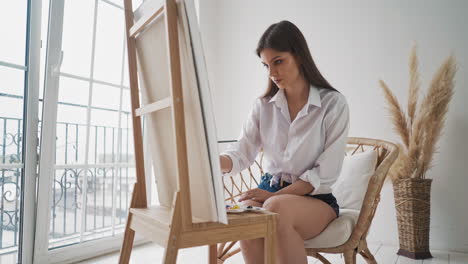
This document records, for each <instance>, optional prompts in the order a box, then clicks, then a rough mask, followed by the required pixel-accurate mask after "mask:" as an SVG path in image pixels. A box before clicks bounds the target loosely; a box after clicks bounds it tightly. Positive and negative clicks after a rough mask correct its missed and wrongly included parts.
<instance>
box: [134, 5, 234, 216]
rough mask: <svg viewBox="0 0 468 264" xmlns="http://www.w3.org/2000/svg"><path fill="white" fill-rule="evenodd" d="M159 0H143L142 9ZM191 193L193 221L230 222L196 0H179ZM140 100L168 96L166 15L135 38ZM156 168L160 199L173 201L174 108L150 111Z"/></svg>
mask: <svg viewBox="0 0 468 264" xmlns="http://www.w3.org/2000/svg"><path fill="white" fill-rule="evenodd" d="M159 3H161V1H157V0H155V1H151V0H148V1H145V2H144V4H143V5H142V6H141V7H140V8H139V9H138V15H139V16H140V17H142V16H144V14H145V13H146V12H152V11H154V8H157V6H158V5H159ZM178 31H179V51H180V58H181V71H182V91H183V100H184V114H185V128H186V131H185V133H186V142H187V155H188V166H189V181H190V192H191V193H190V197H191V206H192V215H193V219H192V220H193V222H207V221H213V222H221V223H227V215H226V210H225V203H224V196H223V185H222V182H221V177H222V174H221V171H220V165H219V151H218V147H217V137H216V127H215V121H214V113H213V112H212V109H213V108H212V102H211V95H210V90H209V85H208V83H209V82H208V77H207V71H206V65H205V59H204V55H203V48H202V46H201V38H200V33H199V29H198V22H197V18H196V14H195V6H194V4H193V1H190V0H187V1H178ZM136 45H137V57H138V69H139V71H138V73H139V81H140V88H141V102H142V106H143V105H145V104H148V103H152V102H155V101H158V100H162V99H165V98H167V97H169V96H170V86H169V85H170V82H169V80H170V79H169V59H168V58H169V57H168V52H169V50H168V47H167V40H166V26H165V19H164V17H161V18H159V19H157V20H155V21H154V22H152V23H151V24H150V25H148V26H147V27H146V29H145V30H144V31H143V32H141V33H140V34H139V35H138V36H137V38H136ZM145 120H146V121H147V130H146V133H148V139H149V140H148V141H149V144H150V148H151V151H150V152H151V155H152V161H153V171H154V175H155V178H156V187H157V189H158V196H159V201H160V203H161V205H163V206H171V205H172V200H173V197H174V193H175V192H176V191H177V180H178V179H177V162H176V157H177V156H176V151H175V149H176V146H175V140H176V139H175V138H174V127H173V117H172V110H171V108H167V109H164V110H160V111H158V112H155V113H152V114H149V115H147V116H146V119H145Z"/></svg>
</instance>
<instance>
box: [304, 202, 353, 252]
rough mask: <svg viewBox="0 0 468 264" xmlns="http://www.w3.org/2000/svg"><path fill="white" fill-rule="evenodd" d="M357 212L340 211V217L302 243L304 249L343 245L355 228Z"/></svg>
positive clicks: (350, 210)
mask: <svg viewBox="0 0 468 264" xmlns="http://www.w3.org/2000/svg"><path fill="white" fill-rule="evenodd" d="M358 217H359V210H353V209H340V216H339V217H337V218H336V219H335V220H333V221H332V222H331V223H330V224H328V226H327V227H326V228H325V230H323V231H322V232H321V233H320V234H319V235H317V236H316V237H314V238H312V239H309V240H306V241H304V246H305V247H306V248H330V247H337V246H339V245H342V244H343V243H345V242H346V241H347V240H348V239H349V237H350V236H351V233H352V232H353V230H354V227H355V226H356V222H357V220H358Z"/></svg>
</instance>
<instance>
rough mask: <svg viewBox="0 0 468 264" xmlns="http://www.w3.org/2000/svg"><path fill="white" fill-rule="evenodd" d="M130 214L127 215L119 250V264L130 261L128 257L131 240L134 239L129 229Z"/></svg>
mask: <svg viewBox="0 0 468 264" xmlns="http://www.w3.org/2000/svg"><path fill="white" fill-rule="evenodd" d="M131 217H132V214H130V213H129V214H128V217H127V224H126V225H125V235H124V240H123V244H122V248H121V249H120V257H119V264H127V263H128V262H129V261H130V255H131V254H132V247H133V239H134V238H135V231H133V230H132V229H131V228H130V221H131Z"/></svg>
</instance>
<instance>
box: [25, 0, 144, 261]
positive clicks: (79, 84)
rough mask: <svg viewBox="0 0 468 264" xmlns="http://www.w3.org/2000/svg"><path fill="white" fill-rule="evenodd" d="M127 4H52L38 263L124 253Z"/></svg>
mask: <svg viewBox="0 0 468 264" xmlns="http://www.w3.org/2000/svg"><path fill="white" fill-rule="evenodd" d="M122 3H123V2H122V1H117V0H114V1H111V0H68V1H64V0H51V1H50V9H49V10H50V11H49V13H50V15H49V18H50V19H49V30H48V39H47V56H46V66H45V85H44V106H43V122H42V127H41V146H42V147H41V155H40V162H39V191H38V192H39V193H38V208H42V209H41V210H38V212H37V224H36V241H35V250H34V261H35V263H65V262H71V261H77V260H80V259H83V258H87V257H92V256H94V255H96V253H100V254H102V253H104V252H107V251H111V250H115V249H117V248H119V247H120V245H121V237H122V234H123V230H124V227H125V226H124V225H125V222H126V215H127V208H128V206H129V203H130V196H131V191H132V188H133V183H134V182H135V166H134V155H133V135H132V123H131V113H130V94H129V81H128V74H127V73H128V69H127V61H126V57H127V56H126V46H125V34H124V33H125V25H124V12H123V7H122Z"/></svg>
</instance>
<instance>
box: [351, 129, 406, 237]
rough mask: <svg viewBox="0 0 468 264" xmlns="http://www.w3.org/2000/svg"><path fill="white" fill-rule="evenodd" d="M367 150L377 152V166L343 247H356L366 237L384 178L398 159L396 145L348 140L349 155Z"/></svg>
mask: <svg viewBox="0 0 468 264" xmlns="http://www.w3.org/2000/svg"><path fill="white" fill-rule="evenodd" d="M369 148H371V149H374V150H375V151H377V152H378V159H377V165H376V168H375V172H374V175H372V176H371V178H370V179H369V184H368V186H367V191H366V194H365V196H364V201H363V203H362V207H361V211H360V213H359V218H358V220H357V222H356V226H355V228H354V230H353V233H352V234H351V237H350V238H349V239H348V241H347V242H346V243H345V244H344V245H343V246H345V245H346V244H353V245H356V244H357V243H359V241H360V240H361V239H362V238H363V237H366V236H367V233H368V231H369V227H370V224H371V223H372V219H373V218H374V215H375V212H376V210H377V205H378V204H379V202H380V191H381V190H382V186H383V184H384V182H385V178H386V177H387V173H388V171H389V169H390V167H391V166H392V164H393V163H394V162H395V160H396V159H397V157H398V152H399V149H398V146H397V145H396V144H393V143H390V142H388V141H384V140H377V139H369V138H354V137H351V138H348V146H347V150H348V151H351V154H355V153H357V152H363V151H365V150H366V149H369ZM348 153H349V152H348Z"/></svg>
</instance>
